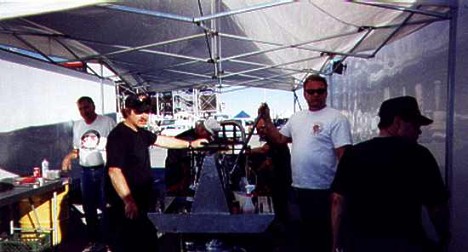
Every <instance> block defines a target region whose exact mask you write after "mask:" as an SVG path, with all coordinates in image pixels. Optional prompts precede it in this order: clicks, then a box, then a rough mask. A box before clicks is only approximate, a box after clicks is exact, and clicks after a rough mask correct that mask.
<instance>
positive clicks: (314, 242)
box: [293, 188, 331, 252]
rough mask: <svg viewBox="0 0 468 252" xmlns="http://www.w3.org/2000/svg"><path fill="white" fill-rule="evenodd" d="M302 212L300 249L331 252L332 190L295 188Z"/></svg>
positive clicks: (313, 251)
mask: <svg viewBox="0 0 468 252" xmlns="http://www.w3.org/2000/svg"><path fill="white" fill-rule="evenodd" d="M293 191H294V193H295V197H296V201H297V204H298V206H299V212H300V218H301V220H300V226H299V232H300V237H299V238H300V241H299V242H300V244H299V246H300V249H301V251H311V252H330V251H331V213H330V211H331V207H330V203H331V202H330V190H311V189H299V188H294V190H293Z"/></svg>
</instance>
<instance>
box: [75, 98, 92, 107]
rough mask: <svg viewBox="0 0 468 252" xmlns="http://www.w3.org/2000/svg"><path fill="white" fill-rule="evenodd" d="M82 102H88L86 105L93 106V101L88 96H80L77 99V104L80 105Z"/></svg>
mask: <svg viewBox="0 0 468 252" xmlns="http://www.w3.org/2000/svg"><path fill="white" fill-rule="evenodd" d="M82 102H88V103H91V104H93V105H94V101H93V99H91V97H89V96H81V97H80V98H79V99H78V101H77V103H82Z"/></svg>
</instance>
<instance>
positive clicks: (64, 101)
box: [0, 51, 116, 132]
mask: <svg viewBox="0 0 468 252" xmlns="http://www.w3.org/2000/svg"><path fill="white" fill-rule="evenodd" d="M0 90H1V92H0V101H1V103H0V104H1V106H2V113H1V114H0V122H1V123H0V132H10V131H14V130H17V129H21V128H25V127H31V126H41V125H49V124H55V123H61V122H66V121H71V120H77V119H80V114H79V112H78V110H77V107H76V100H77V99H78V98H79V97H80V96H84V95H86V96H90V97H91V98H93V100H94V102H95V103H96V111H97V112H98V113H114V112H115V111H116V98H115V97H116V96H115V87H114V84H113V82H112V81H109V80H106V81H103V82H101V80H100V79H98V78H96V77H95V76H91V75H88V74H85V73H81V72H78V71H75V70H71V69H66V68H63V67H58V66H54V65H51V64H47V63H44V62H40V61H37V60H33V59H29V58H25V57H20V56H17V55H15V54H9V53H5V52H1V51H0Z"/></svg>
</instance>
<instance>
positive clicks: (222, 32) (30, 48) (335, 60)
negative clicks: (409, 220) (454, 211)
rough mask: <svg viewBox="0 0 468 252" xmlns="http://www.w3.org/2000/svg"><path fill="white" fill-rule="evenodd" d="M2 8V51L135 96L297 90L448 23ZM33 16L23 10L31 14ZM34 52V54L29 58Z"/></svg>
mask: <svg viewBox="0 0 468 252" xmlns="http://www.w3.org/2000/svg"><path fill="white" fill-rule="evenodd" d="M30 2H31V1H23V2H20V3H6V4H5V3H1V2H0V5H2V8H1V9H2V11H0V20H1V21H0V49H2V50H8V51H14V52H16V53H21V54H28V55H36V56H37V55H39V56H40V58H41V59H43V60H46V61H49V62H51V63H54V64H61V63H66V62H73V61H81V62H102V63H105V64H106V65H107V66H108V67H109V68H111V69H112V70H113V71H114V72H115V73H116V75H118V76H119V77H120V79H121V80H123V82H124V83H123V86H125V87H126V88H130V89H133V90H137V91H168V90H175V89H182V88H192V87H198V88H204V87H210V88H213V87H216V88H218V90H220V91H221V92H223V91H226V90H229V87H232V86H248V87H262V88H271V89H280V90H297V89H298V88H300V80H301V79H302V78H303V77H304V76H305V75H307V74H309V73H322V74H325V75H330V74H332V73H333V72H340V71H342V70H343V68H344V67H345V64H343V62H344V60H345V59H346V58H347V57H360V58H372V57H374V55H375V54H376V53H377V52H378V51H379V50H380V49H381V48H382V47H383V46H384V45H385V44H387V43H390V42H392V41H394V40H397V39H399V38H401V37H404V36H405V35H407V34H410V33H412V32H414V31H416V30H418V29H420V28H422V27H424V26H425V25H427V24H430V23H432V22H437V21H441V20H446V19H448V18H450V7H451V6H452V5H454V4H452V1H441V0H426V1H340V0H302V1H294V0H276V1H272V0H268V1H265V0H262V1H260V0H198V1H195V0H193V1H164V0H160V1H110V2H109V1H105V2H104V1H92V0H88V1H39V2H34V1H33V2H34V4H33V5H31V3H30ZM25 6H27V8H25ZM30 52H34V54H31V53H30Z"/></svg>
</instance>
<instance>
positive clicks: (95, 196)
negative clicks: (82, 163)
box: [81, 166, 105, 242]
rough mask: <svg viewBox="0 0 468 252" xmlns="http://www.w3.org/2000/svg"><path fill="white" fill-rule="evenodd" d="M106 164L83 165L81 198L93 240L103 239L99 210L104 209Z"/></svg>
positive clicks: (87, 226) (88, 230) (87, 225)
mask: <svg viewBox="0 0 468 252" xmlns="http://www.w3.org/2000/svg"><path fill="white" fill-rule="evenodd" d="M104 172H105V169H104V166H93V167H82V169H81V198H82V201H83V210H84V214H85V219H86V229H87V232H88V237H89V239H90V241H92V242H98V241H101V240H102V237H101V235H100V234H101V232H100V231H102V230H103V229H102V228H103V224H101V223H100V220H99V218H98V213H97V210H98V209H100V210H101V211H102V210H104V206H105V203H104V202H105V201H104Z"/></svg>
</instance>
